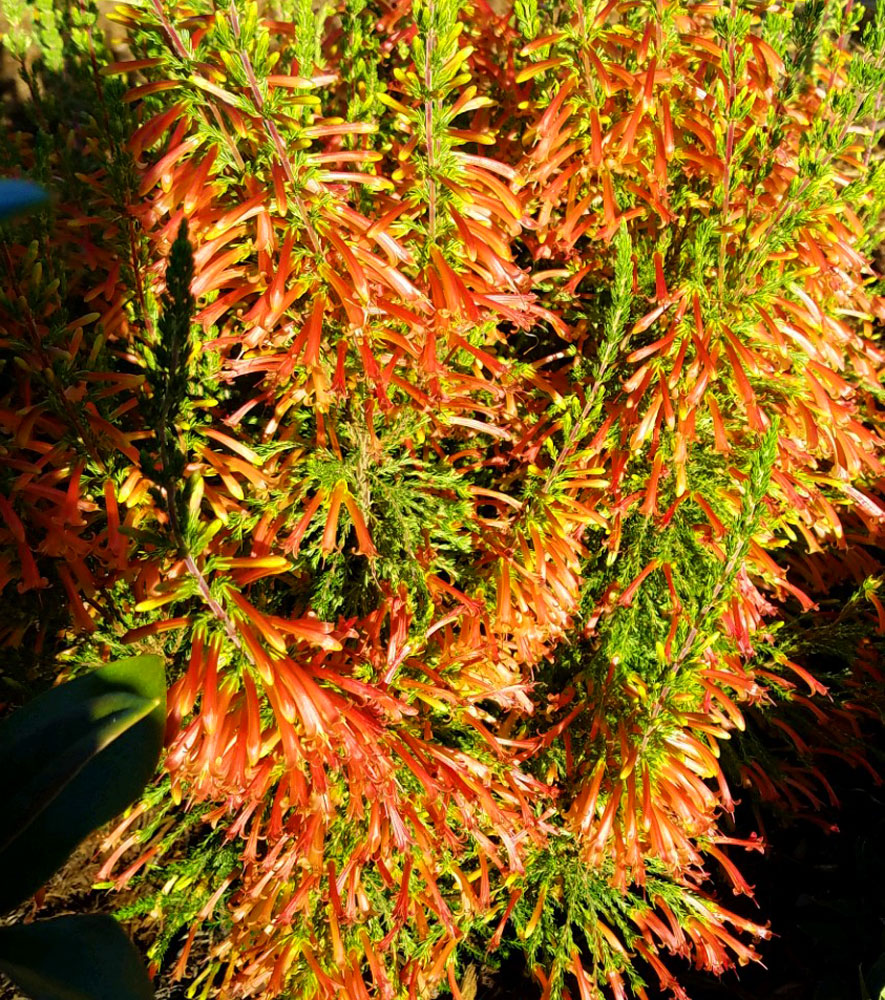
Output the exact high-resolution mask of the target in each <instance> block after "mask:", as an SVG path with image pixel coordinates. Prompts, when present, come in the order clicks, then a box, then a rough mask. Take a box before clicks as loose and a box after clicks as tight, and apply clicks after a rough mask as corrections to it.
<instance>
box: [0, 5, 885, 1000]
mask: <svg viewBox="0 0 885 1000" xmlns="http://www.w3.org/2000/svg"><path fill="white" fill-rule="evenodd" d="M316 7H317V5H315V4H312V3H311V2H310V0H276V2H268V3H266V4H264V5H261V6H256V5H255V4H254V3H250V2H246V0H175V2H164V0H127V2H126V3H125V5H123V6H120V7H117V8H115V10H114V11H113V13H112V20H111V26H110V27H109V28H107V29H106V30H102V29H101V28H100V27H99V26H98V22H97V12H96V10H95V9H94V7H93V5H92V4H91V3H90V2H89V0H78V2H77V3H73V4H71V5H70V8H69V9H68V5H67V4H64V3H59V4H57V5H56V6H54V7H53V5H52V3H51V0H39V2H36V3H35V4H34V5H33V6H32V7H28V6H26V5H25V4H23V2H22V0H3V8H4V10H5V11H6V14H7V17H8V18H9V19H10V20H11V22H12V30H11V31H10V32H9V33H8V34H7V36H6V38H5V43H6V45H7V48H8V49H9V51H10V52H11V53H13V54H14V55H15V56H16V57H18V58H20V59H21V61H22V67H23V69H22V72H23V80H24V83H25V84H26V86H27V88H28V91H29V94H30V99H29V100H28V101H27V102H26V105H25V107H24V108H23V109H22V108H13V107H12V106H10V107H9V108H8V109H7V111H8V120H7V127H8V129H9V131H10V136H11V140H10V142H9V144H8V146H7V147H6V148H4V150H3V151H2V152H0V166H2V167H4V168H5V169H6V172H7V173H22V174H26V175H27V176H29V177H31V178H33V179H35V180H38V181H40V182H42V183H43V184H44V185H45V186H46V187H47V188H48V189H49V190H50V191H51V192H52V193H53V199H54V202H53V207H52V208H51V210H47V211H44V212H43V213H42V214H41V215H40V216H39V217H38V218H39V221H38V223H37V224H36V225H34V224H33V222H29V223H28V224H21V225H19V226H17V227H15V228H13V227H12V226H11V225H10V226H9V227H8V228H7V230H6V235H7V239H6V242H5V244H4V246H3V249H2V255H3V256H2V260H3V265H4V278H3V292H2V295H0V329H2V339H0V348H2V351H3V354H4V357H5V358H6V367H5V369H4V372H3V375H2V378H3V385H2V400H0V426H2V429H3V434H4V448H5V452H6V454H5V463H4V467H3V471H2V473H0V517H2V525H0V543H2V554H0V579H2V583H3V585H4V587H5V589H4V591H3V597H4V621H3V624H2V626H0V634H2V638H3V640H4V641H5V643H6V644H7V645H8V646H9V647H11V648H13V649H16V650H18V653H17V656H18V660H19V667H18V670H19V673H18V675H17V676H18V677H19V679H22V678H24V679H27V678H28V676H33V671H34V669H35V668H34V664H35V663H39V662H40V661H41V657H42V655H43V654H44V653H45V652H48V651H57V649H59V648H61V649H63V650H65V651H66V652H65V655H66V656H67V659H68V661H69V663H70V665H71V670H74V671H76V669H77V667H78V665H79V664H80V663H87V662H89V661H90V659H94V656H95V653H96V651H98V652H100V653H102V654H103V655H104V656H110V655H112V654H113V655H116V654H118V653H120V652H121V651H123V650H128V651H130V652H132V651H162V652H163V654H164V655H165V657H166V658H167V662H168V663H169V664H170V673H171V676H172V677H173V678H175V680H174V683H173V684H172V687H171V689H170V692H169V706H170V708H169V722H168V728H167V743H168V752H167V755H166V757H165V765H164V773H163V776H162V778H161V779H160V780H159V781H158V783H157V785H156V787H155V788H154V789H153V790H152V791H151V792H149V794H148V795H147V796H146V797H145V799H144V800H143V802H142V803H141V805H140V806H139V807H137V808H136V809H135V810H134V811H133V812H132V813H131V814H130V816H129V817H128V818H127V819H126V820H125V821H124V822H123V823H122V824H121V825H120V827H119V828H118V829H117V830H116V831H115V832H114V833H113V834H111V835H110V836H109V838H108V841H107V844H106V847H107V852H108V853H107V856H106V861H105V863H104V865H103V869H102V873H101V874H100V876H99V877H100V879H101V880H104V881H105V882H106V883H108V884H113V885H115V886H118V887H119V886H123V885H129V886H130V887H132V888H133V889H134V890H135V891H136V902H134V903H132V904H131V905H129V906H128V907H127V909H126V911H125V912H126V913H127V914H128V915H130V916H134V915H135V914H138V913H141V914H144V915H149V916H150V918H151V919H152V920H153V921H154V926H155V928H156V937H155V943H154V945H153V948H152V957H153V959H154V961H155V963H156V964H157V966H160V965H162V964H163V963H165V964H166V967H167V968H169V967H171V970H172V973H173V974H175V975H179V976H187V977H189V978H191V979H193V980H194V981H195V983H196V986H195V988H196V989H198V990H205V993H206V994H211V993H213V992H214V993H217V994H220V995H223V996H225V997H249V996H267V997H270V996H275V995H281V994H284V995H287V996H297V997H303V998H305V1000H309V998H311V997H314V996H316V997H328V998H331V997H342V998H343V997H348V998H359V997H367V996H370V995H371V996H377V997H379V998H392V997H404V998H405V997H409V998H418V997H426V996H430V995H433V993H434V990H436V989H437V988H438V987H439V986H440V985H443V986H445V985H447V986H448V988H449V989H450V990H451V992H452V994H453V995H454V996H455V997H456V998H457V997H459V996H460V991H459V987H458V983H459V981H460V977H461V970H463V967H464V963H465V962H468V961H470V960H471V957H472V956H476V955H480V954H482V953H484V952H488V953H492V954H494V953H495V951H496V949H498V948H500V947H501V946H502V944H504V945H506V946H507V947H509V948H513V947H519V948H521V949H522V950H524V952H525V954H526V956H527V959H528V966H529V968H530V969H531V971H532V972H533V974H534V975H535V977H536V978H537V980H538V981H539V983H540V984H541V985H542V987H543V991H544V996H545V997H551V998H560V997H565V996H567V995H568V996H571V997H572V998H580V1000H589V998H591V997H594V996H597V995H599V990H600V989H602V990H603V991H605V992H606V994H607V995H611V996H614V997H623V996H626V995H627V994H630V993H632V994H633V995H636V996H639V997H642V996H644V995H645V993H644V986H643V984H646V985H648V984H653V983H658V982H659V983H660V984H661V985H662V986H664V987H665V988H669V989H670V990H672V992H673V994H674V995H675V996H677V997H679V996H683V995H684V994H683V992H682V990H681V988H680V987H679V985H678V983H677V980H676V978H675V977H676V976H677V975H678V969H679V965H680V962H679V959H688V960H690V961H691V962H693V963H695V964H696V965H697V966H698V967H701V968H706V969H710V970H713V971H717V972H718V971H722V970H724V969H726V968H728V967H729V966H730V965H731V964H733V963H735V962H737V963H745V962H747V961H749V960H752V959H754V958H755V957H757V951H756V944H757V943H758V940H759V939H761V938H765V937H766V936H767V935H768V933H769V932H768V930H767V929H766V927H765V926H763V923H764V919H765V918H764V914H763V915H761V921H762V923H760V922H758V920H757V919H754V920H752V921H751V920H749V919H747V918H746V917H744V916H743V915H741V913H742V912H743V910H741V912H732V911H731V910H730V908H727V907H726V906H725V905H724V904H723V901H722V900H723V899H724V898H725V897H726V896H728V895H729V888H731V889H733V890H734V892H735V893H737V894H741V893H744V894H749V893H750V892H751V889H750V887H749V886H748V885H747V884H746V883H745V881H744V880H743V878H742V877H741V875H740V872H739V869H738V867H737V865H736V863H735V861H734V860H733V853H734V852H733V850H732V849H733V848H748V847H749V848H754V847H761V846H762V840H761V838H758V837H757V836H756V835H755V833H754V832H753V831H752V830H747V829H742V828H741V829H735V828H734V824H733V823H732V821H731V816H732V814H733V811H734V797H735V795H736V794H737V792H736V789H740V794H741V795H742V796H744V797H747V798H751V799H752V798H754V797H755V798H757V799H761V800H766V799H767V800H770V801H776V802H779V803H780V804H781V805H782V806H783V807H784V808H785V809H791V810H793V811H795V812H811V811H813V810H814V809H816V808H817V807H818V806H819V805H821V804H822V802H823V801H825V800H826V799H827V798H828V797H829V798H831V797H833V793H832V790H831V789H830V787H829V784H828V781H827V778H826V774H825V771H824V770H823V769H822V768H823V765H824V763H825V762H826V760H827V758H828V757H831V756H832V755H837V756H841V757H843V758H844V759H846V760H848V761H849V762H850V763H852V764H856V765H865V766H869V765H868V762H867V761H866V757H865V751H864V742H863V728H862V723H863V722H864V720H865V719H867V718H871V720H873V721H875V720H877V719H878V718H879V717H880V713H881V707H880V706H881V704H882V700H881V695H882V691H883V675H882V672H881V668H880V664H879V660H878V657H877V638H876V636H877V634H878V632H881V631H882V630H885V611H883V609H882V604H881V602H880V599H879V597H878V596H877V581H876V579H875V577H874V575H873V574H874V573H875V571H876V569H877V563H876V556H875V552H876V547H877V546H878V545H879V543H880V542H881V534H882V523H883V519H885V501H883V494H882V489H881V485H882V478H883V472H885V466H883V464H882V463H883V452H885V448H883V436H882V434H883V411H882V405H883V401H885V400H883V392H882V388H881V384H880V379H881V372H882V368H883V361H885V353H883V348H882V346H881V343H880V342H881V323H882V320H883V318H885V300H883V298H882V291H883V286H882V283H881V278H880V277H879V275H878V274H877V273H876V271H875V270H874V268H873V266H872V264H871V260H872V259H873V255H874V253H875V251H876V247H877V242H878V240H879V238H880V233H881V222H882V209H883V205H885V168H883V165H882V164H883V159H882V157H881V154H880V150H879V142H880V138H881V133H882V128H883V120H885V114H883V105H885V7H883V5H882V4H880V5H879V13H878V17H877V18H876V19H874V20H873V22H872V23H871V24H870V26H869V27H868V28H867V29H866V34H865V36H864V40H863V42H862V43H860V42H859V41H858V32H857V28H858V24H859V20H860V14H861V11H862V8H861V7H860V5H856V4H853V3H852V2H850V0H849V2H844V3H840V2H830V3H824V2H820V0H819V2H809V3H794V2H790V0H784V2H783V3H779V4H769V3H754V2H748V0H730V2H729V3H696V2H695V3H681V2H675V0H673V2H665V0H656V2H650V0H647V2H638V0H612V2H608V3H605V2H602V0H595V2H590V0H587V2H582V0H563V2H561V3H555V4H554V3H539V2H537V0H514V3H513V4H512V6H511V5H508V4H504V5H500V4H495V5H493V4H491V3H487V2H486V0H473V2H466V0H343V2H339V3H336V4H334V5H326V6H321V9H320V10H319V12H317V10H315V8H316ZM121 29H122V35H119V33H120V31H121ZM118 35H119V37H118ZM35 50H36V51H37V54H38V55H37V58H36V60H34V59H33V52H34V51H35ZM29 53H30V55H29ZM60 605H63V610H62V609H61V608H60ZM35 651H36V653H35ZM29 671H30V672H31V674H30V675H29V673H28V672H29ZM730 905H731V904H729V906H730ZM734 905H735V907H736V909H740V903H739V902H738V903H736V904H734ZM204 935H205V936H206V938H207V939H208V944H206V943H205V941H203V938H204ZM182 936H183V937H184V938H185V943H184V946H183V948H179V947H177V948H176V949H171V950H170V949H169V945H170V943H171V942H173V941H176V942H177V941H179V940H180V939H181V937H182ZM198 939H199V940H201V941H202V942H203V943H202V944H201V947H203V948H204V949H207V950H205V951H204V952H201V955H200V960H199V962H198V963H195V964H196V965H197V966H198V968H197V970H196V971H194V969H193V968H192V967H189V965H188V962H189V952H190V950H191V948H192V945H193V943H194V941H195V940H198Z"/></svg>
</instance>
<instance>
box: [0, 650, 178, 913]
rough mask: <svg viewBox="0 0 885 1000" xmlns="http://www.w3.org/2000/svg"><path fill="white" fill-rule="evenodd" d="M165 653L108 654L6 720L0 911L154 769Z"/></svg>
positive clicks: (0, 750) (1, 743)
mask: <svg viewBox="0 0 885 1000" xmlns="http://www.w3.org/2000/svg"><path fill="white" fill-rule="evenodd" d="M165 714H166V679H165V672H164V669H163V661H162V659H161V658H160V657H159V656H135V657H131V658H129V659H126V660H120V661H118V662H117V663H111V664H108V665H107V666H105V667H101V668H99V669H98V670H94V671H93V672H92V673H90V674H87V675H86V676H84V677H79V678H77V679H76V680H73V681H70V682H69V683H67V684H62V685H60V686H59V687H56V688H53V689H52V690H50V691H47V692H46V693H45V694H42V695H40V696H39V697H37V698H35V699H33V701H31V702H29V703H28V704H27V705H25V707H24V708H22V709H20V710H19V711H18V712H16V713H15V714H14V715H13V716H12V717H11V718H10V719H8V720H7V721H5V722H4V723H2V724H0V802H3V804H4V806H3V810H2V813H0V872H2V878H0V912H2V911H4V910H8V909H11V908H12V907H14V906H16V905H18V904H19V903H21V902H22V901H23V900H24V899H26V898H27V897H28V896H29V895H31V894H32V893H34V892H35V891H36V890H37V889H39V888H40V886H41V885H42V884H43V883H44V882H45V881H46V880H47V879H48V878H49V877H50V876H51V875H52V873H53V872H54V871H56V869H58V868H59V867H61V865H62V864H64V862H65V860H66V858H67V857H68V855H69V854H70V853H71V852H72V851H73V850H74V848H75V847H76V846H77V845H78V844H79V843H80V841H81V840H83V838H84V837H86V836H87V835H88V834H89V833H91V832H92V831H93V830H94V829H96V828H97V827H99V826H102V825H103V824H105V823H107V822H108V821H109V820H111V819H113V818H114V817H115V816H116V815H118V814H119V813H120V812H122V811H123V810H124V809H125V808H126V806H128V805H129V804H130V803H131V802H132V801H133V800H134V799H136V798H137V797H138V795H139V793H140V792H141V790H142V789H143V788H144V786H145V784H147V782H148V781H149V780H150V779H151V776H152V775H153V773H154V769H155V768H156V766H157V761H158V759H159V755H160V750H161V748H162V742H163V726H164V722H165Z"/></svg>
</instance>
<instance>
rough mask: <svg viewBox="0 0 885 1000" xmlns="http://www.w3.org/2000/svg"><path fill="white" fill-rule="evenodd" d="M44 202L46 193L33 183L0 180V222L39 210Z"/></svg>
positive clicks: (11, 179) (12, 179) (14, 179)
mask: <svg viewBox="0 0 885 1000" xmlns="http://www.w3.org/2000/svg"><path fill="white" fill-rule="evenodd" d="M45 201H46V192H45V191H44V190H43V188H41V187H40V185H39V184H35V183H34V182H33V181H26V180H20V179H18V178H9V179H7V180H0V222H2V221H3V220H4V219H10V218H12V217H13V216H15V215H20V214H21V213H22V212H28V211H30V210H31V209H32V208H39V206H40V205H42V204H43V202H45Z"/></svg>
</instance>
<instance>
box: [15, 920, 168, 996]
mask: <svg viewBox="0 0 885 1000" xmlns="http://www.w3.org/2000/svg"><path fill="white" fill-rule="evenodd" d="M0 971H2V972H4V973H5V974H6V975H7V976H8V977H9V978H10V979H11V980H12V981H13V983H15V985H16V986H17V987H18V988H19V989H20V990H21V991H22V992H23V993H26V994H27V995H28V996H29V997H31V998H32V1000H153V997H154V991H153V989H152V987H151V983H150V980H149V979H148V975H147V972H146V970H145V968H144V963H143V962H142V960H141V956H140V955H139V954H138V952H137V951H136V950H135V947H134V946H133V944H132V942H131V941H130V940H129V938H128V937H127V936H126V934H125V933H124V932H123V930H122V928H121V927H120V926H119V924H118V923H117V922H116V920H114V919H113V918H112V917H107V916H95V915H93V916H83V917H56V918H55V919H54V920H42V921H38V922H37V923H33V924H16V925H15V926H13V927H2V928H0Z"/></svg>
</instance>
